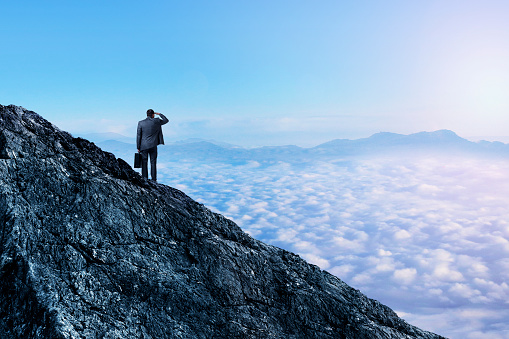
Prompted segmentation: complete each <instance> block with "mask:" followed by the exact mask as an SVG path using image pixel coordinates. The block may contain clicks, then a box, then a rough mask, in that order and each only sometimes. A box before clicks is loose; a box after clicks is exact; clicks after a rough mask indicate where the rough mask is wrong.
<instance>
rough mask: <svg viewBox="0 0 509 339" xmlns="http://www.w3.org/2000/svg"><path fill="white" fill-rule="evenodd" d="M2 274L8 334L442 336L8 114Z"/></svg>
mask: <svg viewBox="0 0 509 339" xmlns="http://www.w3.org/2000/svg"><path fill="white" fill-rule="evenodd" d="M0 275H1V277H0V337H1V338H5V339H10V338H158V339H159V338H441V337H440V336H438V335H436V334H433V333H430V332H426V331H423V330H420V329H419V328H416V327H414V326H412V325H409V324H408V323H406V322H405V321H404V320H402V319H401V318H399V317H398V316H397V315H396V314H395V313H394V312H393V311H392V310H391V309H390V308H388V307H387V306H384V305H382V304H380V303H379V302H377V301H376V300H372V299H369V298H367V297H366V296H364V295H363V294H362V293H360V292H359V291H358V290H355V289H353V288H351V287H349V286H348V285H347V284H345V283H344V282H343V281H341V280H340V279H338V278H336V277H334V276H332V275H330V274H328V273H327V272H325V271H321V270H320V269H319V268H318V267H317V266H314V265H310V264H308V263H306V262H305V261H304V260H302V259H301V258H300V257H298V256H297V255H295V254H292V253H289V252H287V251H285V250H283V249H280V248H277V247H274V246H269V245H267V244H264V243H262V242H260V241H257V240H255V239H253V238H251V237H250V236H249V235H247V234H246V233H244V232H243V231H242V230H241V229H240V228H239V227H238V226H237V225H235V224H234V223H233V222H232V221H230V220H228V219H226V218H224V217H223V216H221V215H219V214H216V213H213V212H211V211H210V210H209V209H207V208H206V207H204V206H203V205H201V204H199V203H197V202H195V201H193V200H192V199H191V198H189V197H188V196H186V195H185V194H184V193H182V192H180V191H178V190H176V189H174V188H171V187H168V186H165V185H161V184H158V183H155V182H152V181H149V180H145V179H143V178H142V177H141V176H140V175H139V174H138V173H136V172H135V171H133V170H132V169H131V167H130V165H129V164H127V163H126V162H124V161H123V160H121V159H116V158H115V157H114V156H113V155H112V154H111V153H107V152H103V151H101V150H100V149H99V148H98V147H96V146H95V145H94V144H93V143H91V142H89V141H87V140H84V139H81V138H73V137H72V136H71V135H70V134H69V133H66V132H63V131H60V130H59V129H58V128H57V127H55V126H54V125H52V124H51V123H49V122H48V121H46V120H44V119H43V118H42V117H40V116H39V115H37V114H36V113H34V112H31V111H27V110H25V109H23V108H21V107H17V106H0Z"/></svg>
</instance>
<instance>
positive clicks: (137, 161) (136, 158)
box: [134, 152, 141, 168]
mask: <svg viewBox="0 0 509 339" xmlns="http://www.w3.org/2000/svg"><path fill="white" fill-rule="evenodd" d="M134 168H141V153H138V152H136V153H134Z"/></svg>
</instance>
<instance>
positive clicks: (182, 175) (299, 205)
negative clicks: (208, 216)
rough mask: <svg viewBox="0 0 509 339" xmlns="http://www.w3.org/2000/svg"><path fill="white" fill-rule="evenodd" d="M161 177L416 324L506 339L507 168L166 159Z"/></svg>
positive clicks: (424, 159) (380, 159)
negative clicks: (231, 162) (173, 160)
mask: <svg viewBox="0 0 509 339" xmlns="http://www.w3.org/2000/svg"><path fill="white" fill-rule="evenodd" d="M161 160H163V159H161ZM159 173H160V178H161V181H162V182H164V183H167V184H169V185H171V186H173V187H176V188H179V189H181V190H182V191H184V192H186V193H187V194H189V195H190V196H191V197H193V198H194V199H196V200H198V201H200V202H202V203H204V204H205V205H206V206H208V207H210V208H212V209H213V210H215V211H217V212H219V213H221V214H223V215H225V216H227V217H228V218H230V219H232V220H234V221H235V222H236V223H237V224H239V226H241V227H242V228H243V229H244V230H245V231H246V232H248V233H249V234H251V235H252V236H253V237H255V238H257V239H259V240H262V241H264V242H267V243H270V244H273V245H277V246H279V247H282V248H285V249H288V250H290V251H293V252H295V253H298V254H299V255H300V256H302V257H303V258H304V259H306V260H307V261H309V262H311V263H313V264H316V265H318V266H320V267H321V268H322V269H324V270H327V271H329V272H330V273H332V274H334V275H336V276H338V277H339V278H341V279H342V280H344V281H345V282H347V283H348V284H350V285H351V286H353V287H355V288H357V289H359V290H361V291H362V292H363V293H365V294H366V295H368V296H369V297H371V298H374V299H377V300H379V301H381V302H382V303H384V304H386V305H388V306H390V307H391V308H393V309H394V310H395V311H396V312H397V313H398V314H399V315H400V316H402V317H403V318H405V319H406V320H407V321H409V322H410V323H412V324H415V325H417V326H419V327H422V328H424V329H427V330H431V331H435V332H437V333H439V334H442V335H446V336H448V337H451V338H486V337H487V336H489V337H490V338H508V337H509V324H508V323H507V319H509V285H508V281H509V241H508V239H509V194H508V192H509V159H488V158H478V157H477V158H476V157H466V156H443V155H440V156H432V155H427V156H422V155H419V156H411V155H409V154H405V155H401V156H397V155H394V154H392V155H391V156H385V157H384V156H374V157H369V158H366V159H361V158H349V159H337V160H332V161H331V160H329V161H316V162H311V163H309V162H308V163H306V162H303V163H286V162H274V163H270V164H263V163H259V162H256V161H252V162H247V163H245V164H241V165H233V164H228V163H200V162H197V161H190V162H185V161H181V162H163V161H161V163H160V168H159Z"/></svg>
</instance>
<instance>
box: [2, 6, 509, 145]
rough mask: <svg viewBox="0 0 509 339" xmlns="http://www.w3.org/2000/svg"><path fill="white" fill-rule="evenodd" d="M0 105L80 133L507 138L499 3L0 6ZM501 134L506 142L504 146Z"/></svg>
mask: <svg viewBox="0 0 509 339" xmlns="http://www.w3.org/2000/svg"><path fill="white" fill-rule="evenodd" d="M0 12H1V13H2V19H1V20H0V41H1V48H0V76H1V81H0V104H2V105H8V104H15V105H20V106H23V107H25V108H28V109H31V110H33V111H36V112H38V113H39V114H41V115H42V116H43V117H45V118H46V119H48V120H50V121H52V122H53V123H55V124H56V125H57V126H59V127H60V128H62V129H64V130H68V131H70V132H72V133H75V134H84V133H92V132H117V133H121V134H124V135H127V136H133V135H134V134H135V129H136V124H137V121H138V120H140V119H142V118H143V117H144V114H145V111H146V110H147V108H153V109H155V110H156V111H157V112H163V113H165V114H166V115H167V116H168V118H169V119H170V121H171V125H168V127H166V129H165V135H166V139H167V140H168V141H173V140H179V139H184V138H191V137H197V138H206V139H207V138H213V139H217V140H221V141H226V142H232V143H236V144H240V145H245V146H255V145H278V144H297V145H301V146H312V145H316V144H318V143H320V142H325V141H328V140H331V139H335V138H360V137H367V136H369V135H371V134H373V133H376V132H379V131H387V132H396V133H404V134H408V133H413V132H419V131H433V130H437V129H444V128H445V129H451V130H453V131H455V132H456V133H458V134H459V135H460V136H463V137H475V136H484V137H490V136H491V137H492V138H495V139H496V137H502V136H509V96H508V93H509V62H508V60H509V2H508V1H506V0H500V1H496V0H483V1H470V0H458V1H456V0H448V1H443V0H440V1H435V0H422V1H407V0H390V1H366V0H361V1H357V0H356V1H327V0H323V1H322V0H320V1H295V0H293V1H284V0H283V1H264V0H261V1H260V0H257V1H233V0H232V1H221V0H219V1H143V2H142V1H126V0H124V1H96V0H92V1H51V0H50V1H23V0H21V1H2V2H1V5H0ZM508 141H509V140H508Z"/></svg>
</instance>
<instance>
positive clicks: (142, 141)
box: [136, 109, 168, 181]
mask: <svg viewBox="0 0 509 339" xmlns="http://www.w3.org/2000/svg"><path fill="white" fill-rule="evenodd" d="M155 115H158V116H159V117H160V118H161V119H159V118H154V116H155ZM167 122H168V119H166V117H165V116H164V115H162V114H161V113H156V112H154V110H153V109H149V110H147V118H146V119H145V120H141V121H140V122H138V133H137V135H136V147H137V148H138V152H139V153H141V175H142V176H144V177H145V178H148V157H149V156H150V174H151V176H152V180H154V181H157V168H156V163H157V145H164V139H163V130H162V128H161V126H162V125H164V124H166V123H167Z"/></svg>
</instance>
